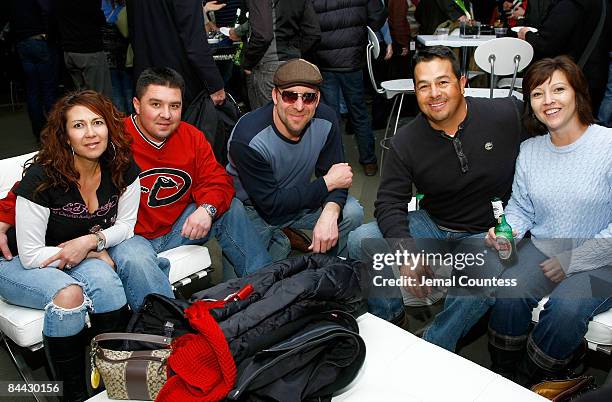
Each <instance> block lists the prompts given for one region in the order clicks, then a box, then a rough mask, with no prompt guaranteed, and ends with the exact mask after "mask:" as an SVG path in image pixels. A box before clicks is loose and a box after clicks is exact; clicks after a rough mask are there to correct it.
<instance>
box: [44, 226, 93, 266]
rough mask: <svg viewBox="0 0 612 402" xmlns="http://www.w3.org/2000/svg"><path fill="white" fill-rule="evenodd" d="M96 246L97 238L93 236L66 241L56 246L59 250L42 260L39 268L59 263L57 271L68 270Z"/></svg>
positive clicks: (88, 235)
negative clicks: (55, 262)
mask: <svg viewBox="0 0 612 402" xmlns="http://www.w3.org/2000/svg"><path fill="white" fill-rule="evenodd" d="M97 244H98V238H97V237H96V236H95V235H93V234H87V235H85V236H81V237H77V238H76V239H72V240H68V241H67V242H64V243H62V244H60V245H58V247H59V248H61V250H60V251H59V252H58V253H57V254H55V255H53V256H51V257H49V258H47V259H46V260H44V261H43V262H42V263H41V264H40V266H41V267H42V268H44V267H46V266H48V265H49V264H51V263H52V262H54V261H59V263H58V266H57V267H58V268H59V269H64V268H67V269H70V268H72V267H75V266H77V265H79V264H80V263H81V261H83V260H84V259H85V258H87V254H88V253H89V252H90V251H91V250H94V249H95V248H96V246H97Z"/></svg>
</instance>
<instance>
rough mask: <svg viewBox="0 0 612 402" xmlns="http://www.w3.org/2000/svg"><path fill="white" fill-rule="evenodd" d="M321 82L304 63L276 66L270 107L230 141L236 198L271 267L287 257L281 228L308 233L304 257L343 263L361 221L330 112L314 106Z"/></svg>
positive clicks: (243, 122) (247, 119)
mask: <svg viewBox="0 0 612 402" xmlns="http://www.w3.org/2000/svg"><path fill="white" fill-rule="evenodd" d="M322 81H323V79H322V77H321V73H320V72H319V69H318V68H317V67H316V66H315V65H314V64H312V63H309V62H307V61H305V60H303V59H293V60H290V61H288V62H287V63H285V64H283V65H281V66H280V67H279V68H278V70H277V71H276V73H275V74H274V88H273V89H272V102H270V103H268V104H267V105H265V106H263V107H261V108H259V109H256V110H255V111H253V112H251V113H248V114H246V115H245V116H243V117H242V118H241V119H240V120H239V121H238V123H237V124H236V127H235V128H234V131H233V132H232V136H231V138H230V140H229V163H228V165H227V171H228V172H229V174H230V175H232V176H233V177H234V186H235V188H236V197H238V198H239V199H240V200H241V201H242V202H243V203H244V205H245V208H246V210H247V214H248V216H249V218H250V219H251V221H252V222H253V223H254V225H255V227H256V228H257V229H258V231H259V233H260V236H261V239H262V240H263V241H264V243H265V244H267V245H268V250H269V251H270V254H271V256H272V258H273V259H274V260H280V259H283V258H285V257H286V256H287V255H288V254H289V251H290V246H289V241H288V239H287V237H286V236H284V235H283V234H282V232H281V231H280V229H283V228H293V229H312V231H313V232H312V242H311V244H310V247H309V249H310V251H312V252H314V253H326V252H329V253H331V254H335V255H340V256H346V255H347V250H346V241H347V237H348V233H349V232H350V231H351V230H353V229H355V228H356V227H358V226H359V225H360V224H361V221H362V219H363V208H362V207H361V205H359V202H358V201H357V200H356V199H355V198H353V197H351V196H348V188H349V187H350V186H351V183H352V178H353V173H352V170H351V167H350V166H349V165H348V163H346V162H345V159H344V151H343V149H342V138H341V133H340V129H339V127H338V121H337V117H336V113H335V112H334V110H332V109H331V108H329V107H328V106H326V105H324V104H320V103H319V101H320V92H319V87H320V85H321V83H322Z"/></svg>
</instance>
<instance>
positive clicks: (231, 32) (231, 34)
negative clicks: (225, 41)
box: [229, 28, 242, 42]
mask: <svg viewBox="0 0 612 402" xmlns="http://www.w3.org/2000/svg"><path fill="white" fill-rule="evenodd" d="M229 38H230V39H231V40H233V41H234V42H240V41H241V40H242V38H241V37H240V36H239V35H238V34H237V33H236V30H235V29H234V28H230V30H229Z"/></svg>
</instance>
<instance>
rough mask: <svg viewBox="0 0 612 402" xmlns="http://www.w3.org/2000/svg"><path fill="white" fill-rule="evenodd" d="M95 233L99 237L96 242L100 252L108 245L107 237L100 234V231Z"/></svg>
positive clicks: (97, 249)
mask: <svg viewBox="0 0 612 402" xmlns="http://www.w3.org/2000/svg"><path fill="white" fill-rule="evenodd" d="M93 234H94V236H96V238H97V239H98V240H97V242H96V251H97V252H98V253H99V252H100V251H102V250H104V247H105V246H106V239H105V238H104V236H102V235H101V234H100V231H98V232H94V233H93Z"/></svg>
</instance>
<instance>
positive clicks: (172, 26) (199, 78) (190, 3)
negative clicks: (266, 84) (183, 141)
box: [127, 0, 225, 110]
mask: <svg viewBox="0 0 612 402" xmlns="http://www.w3.org/2000/svg"><path fill="white" fill-rule="evenodd" d="M127 12H128V19H129V25H130V36H131V41H132V48H133V49H134V77H139V76H140V73H141V72H142V71H143V70H145V69H146V68H149V67H170V68H172V69H173V70H175V71H177V72H178V73H179V74H180V75H181V76H183V78H184V79H185V83H186V84H187V85H186V86H185V91H184V93H183V110H186V109H187V107H189V104H190V103H191V101H192V100H193V98H194V97H195V96H196V95H197V94H198V93H200V92H201V91H202V90H203V89H206V90H207V92H208V93H209V94H210V97H211V99H212V100H213V102H214V103H215V104H217V105H219V104H221V103H223V102H224V101H225V90H224V89H223V78H222V77H221V74H220V73H219V69H218V68H217V66H216V65H215V62H214V60H213V58H212V50H211V49H210V46H208V41H207V37H206V34H205V32H204V14H203V10H202V1H201V0H156V1H150V0H128V1H127Z"/></svg>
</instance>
